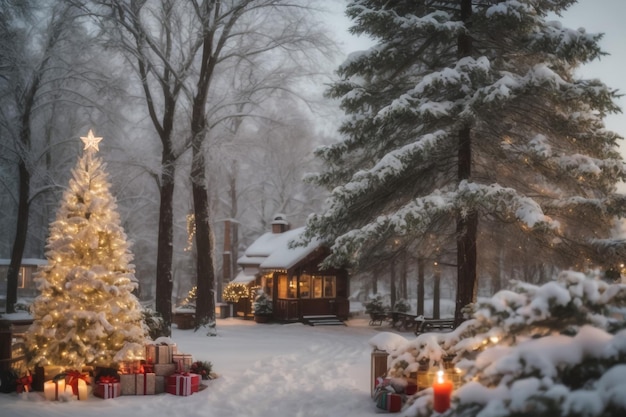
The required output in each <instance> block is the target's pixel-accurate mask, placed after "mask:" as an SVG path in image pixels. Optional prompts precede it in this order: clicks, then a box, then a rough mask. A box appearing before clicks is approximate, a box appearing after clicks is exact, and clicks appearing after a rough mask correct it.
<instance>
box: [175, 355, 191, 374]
mask: <svg viewBox="0 0 626 417" xmlns="http://www.w3.org/2000/svg"><path fill="white" fill-rule="evenodd" d="M172 362H173V363H175V364H176V370H177V371H178V372H189V369H190V368H191V363H192V362H193V358H192V357H191V355H190V354H187V353H174V354H173V355H172Z"/></svg>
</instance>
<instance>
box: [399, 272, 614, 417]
mask: <svg viewBox="0 0 626 417" xmlns="http://www.w3.org/2000/svg"><path fill="white" fill-rule="evenodd" d="M475 310H476V311H475V312H474V314H473V317H472V318H471V319H470V320H468V321H466V322H464V323H463V324H462V325H461V326H460V327H459V328H457V329H456V330H454V331H453V332H450V333H427V334H422V335H420V336H418V337H417V338H416V339H415V340H412V341H409V342H408V343H407V344H406V345H404V346H402V347H401V348H399V349H398V350H397V351H395V352H393V353H392V354H391V355H390V357H391V363H390V370H389V375H390V376H392V377H407V376H409V375H411V373H413V372H416V371H417V370H418V369H419V368H420V364H423V363H430V364H432V365H435V366H440V365H441V364H442V363H443V362H444V361H445V360H449V361H452V362H453V363H455V364H456V366H458V367H459V368H460V369H461V370H463V371H464V376H463V379H464V383H463V384H462V385H461V386H460V387H459V388H458V390H457V391H456V392H455V393H454V396H453V398H454V399H453V407H452V409H451V410H450V411H449V412H448V413H447V414H446V415H451V416H452V415H454V416H459V417H461V416H462V417H475V416H481V417H496V416H498V417H513V416H533V417H552V416H572V417H574V416H587V417H608V416H621V415H624V413H625V412H626V403H624V401H623V392H624V391H623V390H624V388H625V387H626V384H625V383H624V381H625V379H624V378H625V377H626V366H625V365H624V361H625V360H626V322H625V321H624V317H626V285H623V284H609V283H607V282H605V281H603V280H601V279H599V277H597V276H586V275H584V274H582V273H579V272H572V271H564V272H562V273H561V274H559V276H558V277H557V278H556V279H555V280H554V281H551V282H548V283H546V284H544V285H541V286H537V285H532V284H528V283H517V285H515V286H514V287H513V289H512V290H503V291H500V292H498V293H496V294H495V295H494V296H493V297H491V298H485V299H481V300H479V302H478V303H477V304H476V306H475ZM620 393H621V394H620ZM405 415H411V416H415V417H430V416H433V415H438V414H437V413H434V412H433V409H432V393H431V392H429V391H428V390H426V391H423V392H421V393H420V394H418V395H417V396H416V397H415V398H413V399H412V400H411V401H410V405H409V406H408V410H407V411H406V412H405Z"/></svg>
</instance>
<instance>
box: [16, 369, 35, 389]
mask: <svg viewBox="0 0 626 417" xmlns="http://www.w3.org/2000/svg"><path fill="white" fill-rule="evenodd" d="M15 382H16V386H15V389H16V391H17V392H18V394H19V393H22V392H30V391H31V384H32V383H33V376H32V375H31V374H30V372H29V373H28V375H25V376H23V377H21V378H17V380H16V381H15Z"/></svg>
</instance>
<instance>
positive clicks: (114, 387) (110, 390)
mask: <svg viewBox="0 0 626 417" xmlns="http://www.w3.org/2000/svg"><path fill="white" fill-rule="evenodd" d="M121 394H122V387H121V384H120V383H119V382H118V380H117V378H115V377H109V376H103V377H101V378H100V379H99V380H98V383H97V384H96V386H95V387H94V390H93V395H95V396H96V397H100V398H104V399H105V400H107V399H110V398H116V397H119V396H120V395H121Z"/></svg>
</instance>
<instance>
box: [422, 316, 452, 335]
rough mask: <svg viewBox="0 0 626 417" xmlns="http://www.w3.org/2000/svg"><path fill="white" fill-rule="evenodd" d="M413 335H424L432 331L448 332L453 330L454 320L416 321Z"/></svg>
mask: <svg viewBox="0 0 626 417" xmlns="http://www.w3.org/2000/svg"><path fill="white" fill-rule="evenodd" d="M416 323H417V326H415V335H419V334H421V333H426V332H429V331H432V330H439V331H442V330H443V331H450V330H454V327H455V325H454V319H416Z"/></svg>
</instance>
